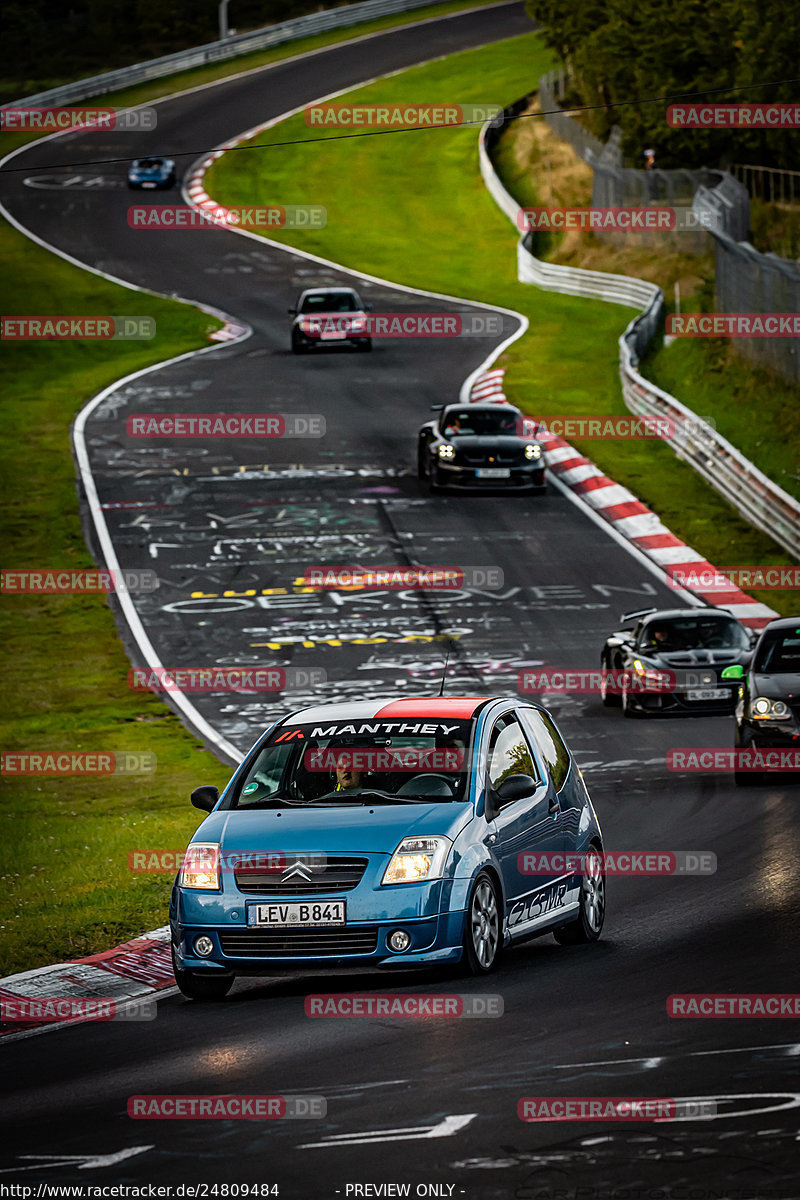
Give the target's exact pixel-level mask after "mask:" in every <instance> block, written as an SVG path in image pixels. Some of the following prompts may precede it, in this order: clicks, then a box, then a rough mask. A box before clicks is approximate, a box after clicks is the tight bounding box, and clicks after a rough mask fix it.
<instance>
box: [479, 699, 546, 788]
mask: <svg viewBox="0 0 800 1200" xmlns="http://www.w3.org/2000/svg"><path fill="white" fill-rule="evenodd" d="M509 775H532V776H533V778H534V779H536V780H538V778H539V772H538V771H537V770H536V764H535V763H534V761H533V759H532V758H531V752H530V750H529V748H528V743H527V742H526V741H525V735H524V734H523V732H522V730H521V728H520V726H519V723H518V722H517V721H516V720H515V719H514V718H513V717H512V716H508V717H501V718H500V720H499V721H498V722H497V724H496V725H495V727H494V729H493V730H492V736H491V739H490V741H489V783H490V784H491V786H492V787H493V788H497V787H498V786H499V785H500V784H501V783H502V782H503V780H504V779H508V777H509Z"/></svg>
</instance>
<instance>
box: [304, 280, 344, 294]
mask: <svg viewBox="0 0 800 1200" xmlns="http://www.w3.org/2000/svg"><path fill="white" fill-rule="evenodd" d="M314 292H343V293H344V294H345V295H347V296H352V295H353V294H355V295H358V292H356V289H355V288H354V287H328V286H327V284H324V283H321V284H320V285H319V287H310V288H304V289H303V291H302V292H301V293H300V295H301V296H311V295H313V294H314Z"/></svg>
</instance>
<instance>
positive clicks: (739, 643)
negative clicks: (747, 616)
mask: <svg viewBox="0 0 800 1200" xmlns="http://www.w3.org/2000/svg"><path fill="white" fill-rule="evenodd" d="M639 645H640V646H641V647H642V649H646V650H653V651H656V652H658V651H662V650H663V651H669V652H672V651H676V650H677V651H679V650H747V649H749V645H750V643H749V641H748V637H747V633H746V632H745V630H744V628H743V627H742V626H741V625H739V624H738V623H737V622H736V621H734V620H732V619H731V618H728V619H726V618H725V617H708V616H702V617H679V618H677V619H673V620H669V621H658V620H657V621H651V622H649V624H648V625H647V626H646V627H645V629H644V630H643V631H642V635H641V639H640V642H639Z"/></svg>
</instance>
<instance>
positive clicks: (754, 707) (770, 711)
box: [750, 696, 790, 721]
mask: <svg viewBox="0 0 800 1200" xmlns="http://www.w3.org/2000/svg"><path fill="white" fill-rule="evenodd" d="M750 716H751V717H757V718H759V719H760V720H762V721H785V720H786V718H787V717H788V716H790V709H789V705H788V704H786V703H785V702H784V701H783V700H770V699H769V697H768V696H757V697H756V698H755V700H751V701H750Z"/></svg>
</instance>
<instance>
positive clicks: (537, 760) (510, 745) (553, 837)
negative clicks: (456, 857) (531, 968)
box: [486, 711, 562, 937]
mask: <svg viewBox="0 0 800 1200" xmlns="http://www.w3.org/2000/svg"><path fill="white" fill-rule="evenodd" d="M486 770H487V780H486V784H487V795H488V797H489V800H490V803H492V805H493V809H492V811H493V822H492V823H493V827H494V831H495V834H496V839H495V842H494V844H493V849H494V852H495V855H496V857H497V859H498V861H499V863H500V868H501V871H502V874H503V887H504V891H505V901H506V907H505V927H506V929H507V931H508V932H509V933H510V934H511V935H512V937H515V936H518V935H523V934H525V933H527V932H530V931H531V930H532V929H535V928H536V926H537V925H540V924H543V923H544V922H545V920H546V914H547V913H548V912H549V911H550V910H551V907H552V897H553V895H556V894H557V891H558V889H557V888H554V886H553V884H554V881H553V876H552V874H551V873H550V872H549V871H548V870H547V864H544V865H543V864H542V861H541V858H542V855H543V854H545V853H546V852H551V851H557V850H559V849H561V843H562V831H561V827H560V815H561V814H560V808H559V805H558V798H557V795H556V792H555V789H554V788H553V785H552V783H551V781H550V778H549V775H548V773H547V770H546V769H545V766H544V763H543V762H542V760H541V756H540V755H539V754H538V753H537V752H536V750H535V748H533V747H532V744H531V741H530V740H529V738H528V737H526V735H525V733H524V732H523V729H522V726H521V724H520V722H519V720H518V719H517V716H516V714H515V713H514V712H513V711H512V712H508V713H505V714H504V715H503V716H501V717H498V719H497V720H496V721H495V723H494V726H493V728H492V731H491V733H490V736H489V744H488V756H487V768H486ZM511 775H530V776H531V777H532V778H533V779H534V780H535V781H536V788H535V791H534V792H533V793H532V794H531V795H529V796H526V797H524V798H523V799H520V800H512V801H510V802H509V803H505V804H504V803H502V801H499V800H498V799H497V788H498V787H499V786H500V784H502V782H503V781H504V780H505V779H508V778H509V776H511Z"/></svg>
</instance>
